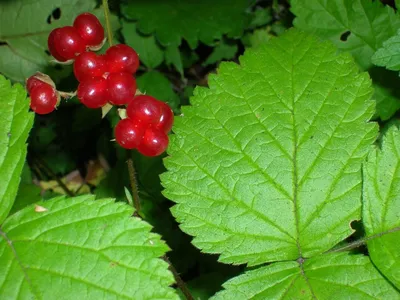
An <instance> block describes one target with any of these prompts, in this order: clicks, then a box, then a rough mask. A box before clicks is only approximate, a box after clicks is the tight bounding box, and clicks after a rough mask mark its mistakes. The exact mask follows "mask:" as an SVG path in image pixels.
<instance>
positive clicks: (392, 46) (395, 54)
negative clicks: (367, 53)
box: [372, 30, 400, 71]
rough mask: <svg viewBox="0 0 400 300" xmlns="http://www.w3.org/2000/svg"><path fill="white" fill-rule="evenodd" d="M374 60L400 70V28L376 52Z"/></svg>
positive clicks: (375, 62) (394, 69) (391, 68)
mask: <svg viewBox="0 0 400 300" xmlns="http://www.w3.org/2000/svg"><path fill="white" fill-rule="evenodd" d="M372 62H373V63H374V64H375V65H377V66H381V67H386V68H387V69H389V70H393V71H400V30H399V31H397V34H396V35H395V36H393V37H391V38H390V39H388V40H387V41H385V42H384V43H383V46H382V47H381V48H379V49H378V51H376V52H375V54H374V56H372Z"/></svg>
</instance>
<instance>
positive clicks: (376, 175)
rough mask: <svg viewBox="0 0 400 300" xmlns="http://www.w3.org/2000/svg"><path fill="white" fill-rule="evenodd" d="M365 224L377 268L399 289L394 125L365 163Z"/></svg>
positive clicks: (398, 160)
mask: <svg viewBox="0 0 400 300" xmlns="http://www.w3.org/2000/svg"><path fill="white" fill-rule="evenodd" d="M363 174H364V187H363V224H364V227H365V231H366V234H367V235H368V236H372V235H380V236H378V237H377V238H374V239H372V240H370V241H369V242H368V252H369V254H370V256H371V259H372V261H373V262H374V264H375V265H376V266H377V268H378V269H379V270H380V271H381V272H382V273H383V274H384V275H385V276H386V277H387V278H388V279H389V280H391V281H392V283H393V284H394V285H396V286H397V288H399V289H400V247H399V240H400V131H399V128H398V127H397V126H396V125H392V126H391V127H390V128H389V129H388V131H387V132H386V133H385V135H384V136H383V140H382V146H381V148H380V149H378V148H375V149H373V150H372V151H371V152H370V153H369V155H368V160H367V162H365V164H364V168H363Z"/></svg>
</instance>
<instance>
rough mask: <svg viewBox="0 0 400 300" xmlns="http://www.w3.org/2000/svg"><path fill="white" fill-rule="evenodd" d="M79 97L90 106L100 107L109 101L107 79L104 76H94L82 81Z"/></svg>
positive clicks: (78, 92)
mask: <svg viewBox="0 0 400 300" xmlns="http://www.w3.org/2000/svg"><path fill="white" fill-rule="evenodd" d="M77 97H78V99H79V101H81V102H82V104H83V105H85V106H86V107H88V108H99V107H102V106H104V105H105V104H106V103H107V101H108V91H107V80H106V79H104V78H103V77H93V78H90V79H88V80H85V81H83V82H81V83H80V84H79V86H78V91H77Z"/></svg>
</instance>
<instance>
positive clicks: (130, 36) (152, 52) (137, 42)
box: [122, 21, 164, 68]
mask: <svg viewBox="0 0 400 300" xmlns="http://www.w3.org/2000/svg"><path fill="white" fill-rule="evenodd" d="M122 34H123V36H124V38H125V42H126V44H127V45H129V46H131V47H132V48H133V49H135V50H136V52H137V53H138V54H139V58H140V62H142V63H143V64H144V65H146V66H147V67H149V68H156V67H158V66H159V65H160V64H161V63H162V62H163V61H164V50H163V49H162V48H161V46H160V45H159V44H158V43H157V41H156V39H155V38H154V36H153V35H148V36H145V35H143V34H140V33H139V32H138V31H137V29H136V23H133V22H126V21H122Z"/></svg>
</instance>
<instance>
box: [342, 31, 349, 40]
mask: <svg viewBox="0 0 400 300" xmlns="http://www.w3.org/2000/svg"><path fill="white" fill-rule="evenodd" d="M350 34H351V32H350V31H346V32H343V33H342V35H341V36H340V40H341V41H342V42H346V41H347V39H348V38H349V36H350Z"/></svg>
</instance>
